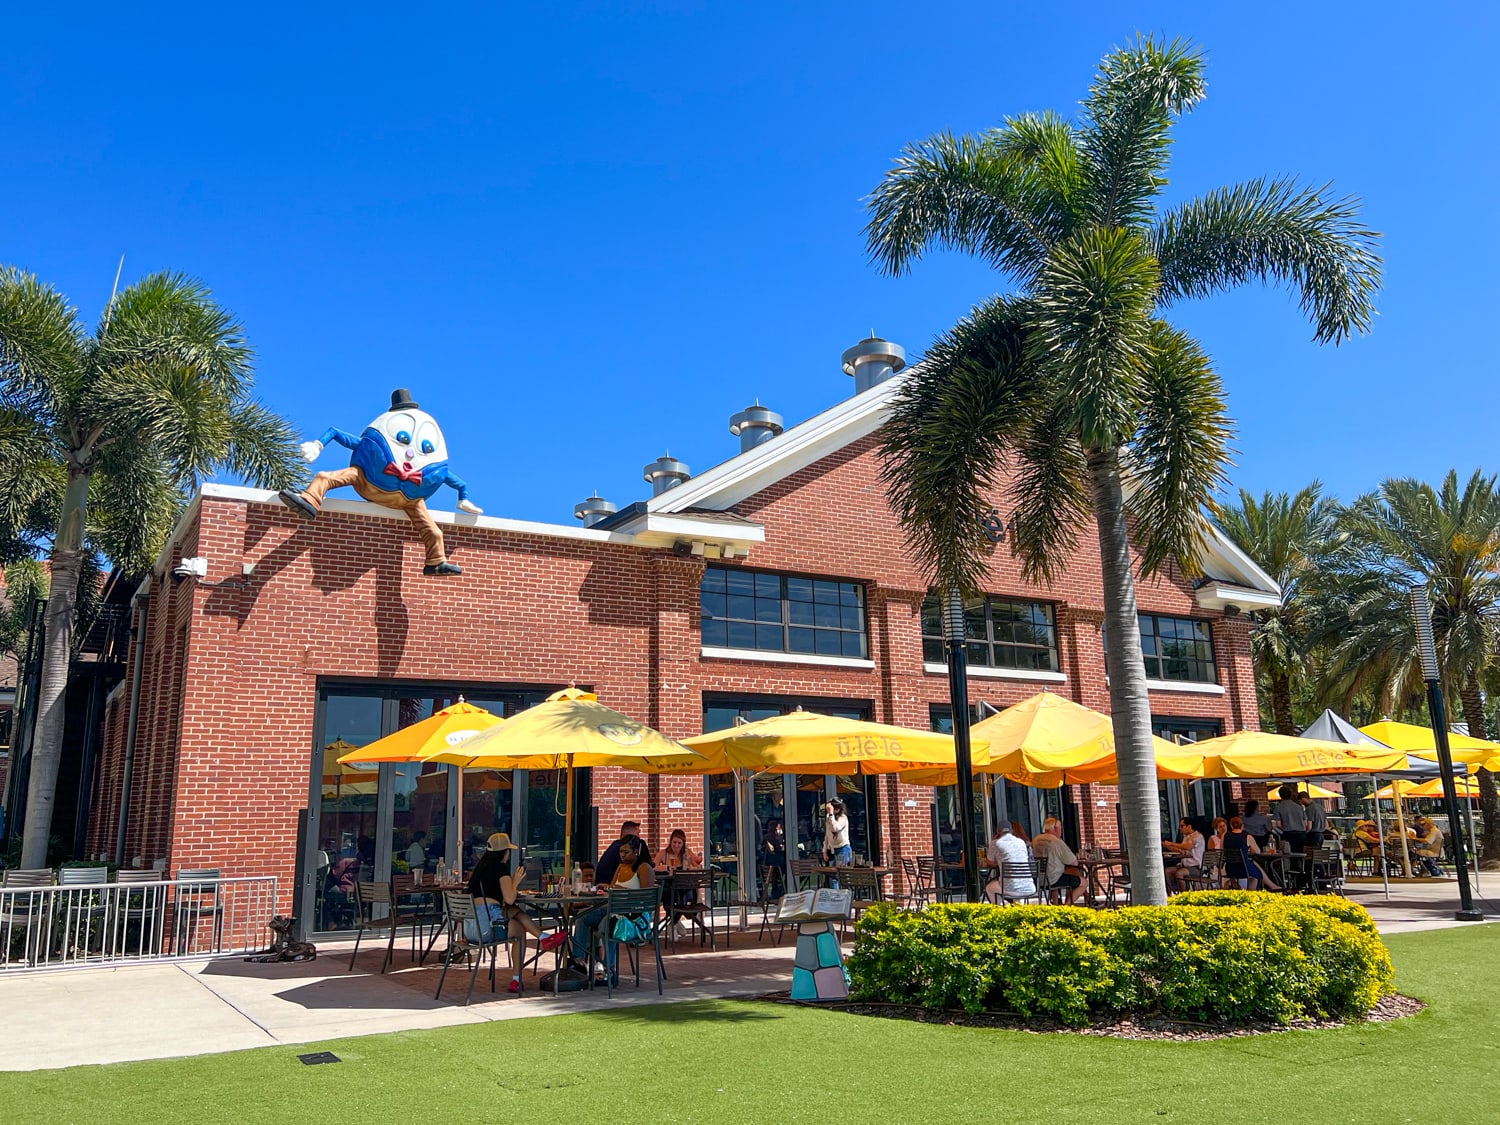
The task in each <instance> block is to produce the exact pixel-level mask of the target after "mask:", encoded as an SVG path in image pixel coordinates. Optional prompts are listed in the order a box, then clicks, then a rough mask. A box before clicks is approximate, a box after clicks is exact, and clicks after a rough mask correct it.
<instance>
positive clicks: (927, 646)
mask: <svg viewBox="0 0 1500 1125" xmlns="http://www.w3.org/2000/svg"><path fill="white" fill-rule="evenodd" d="M978 605H982V608H983V612H984V616H983V620H982V623H980V622H976V621H975V620H974V617H975V614H974V612H973V611H974V609H975V608H976V606H978ZM997 606H1014V607H1023V608H1024V609H1025V611H1026V612H1027V614H1028V615H1030V614H1034V613H1035V611H1036V610H1038V609H1040V610H1042V611H1043V613H1044V616H1045V617H1046V623H1045V624H1041V623H1038V622H1036V621H1032V622H1030V623H1029V624H1030V626H1031V627H1033V628H1045V629H1046V630H1047V634H1048V636H1049V637H1050V642H1051V643H1050V644H1045V645H1040V644H1033V643H1030V642H1026V641H1017V640H1015V639H1014V635H1012V636H1011V637H1010V638H1004V637H1002V636H1000V630H1001V629H1007V628H1010V629H1013V628H1014V627H1015V625H1017V624H1020V623H1019V622H1018V621H1016V620H1015V619H1014V618H1011V619H997V616H996V613H995V609H996V607H997ZM921 616H922V624H921V628H922V662H923V663H924V664H942V663H944V662H945V661H946V660H947V653H946V651H945V650H944V644H945V638H944V636H943V612H942V602H941V601H940V599H939V598H938V595H937V594H936V593H929V594H928V595H927V596H926V597H925V598H923V599H922V610H921ZM934 616H935V617H936V623H937V632H936V633H935V634H934V633H932V632H930V631H929V625H930V624H931V623H932V621H933V618H934ZM976 624H981V626H982V630H983V636H975V635H974V626H975V625H976ZM997 624H998V626H999V627H998V628H997ZM964 636H965V641H964V652H965V654H966V655H967V656H968V658H969V664H970V666H971V667H976V668H995V669H999V670H1001V671H1007V672H1022V673H1026V672H1061V671H1062V654H1061V652H1060V651H1059V649H1058V643H1057V603H1056V602H1049V601H1042V600H1040V599H1037V598H1019V597H1006V596H1003V595H999V594H985V595H984V596H983V598H982V599H981V598H970V599H968V600H966V601H965V603H964ZM1002 651H1003V652H1006V653H1008V654H1010V656H1011V658H1012V660H1013V661H1014V662H1013V663H1009V664H1006V663H1001V662H999V661H998V660H997V657H998V656H999V655H1000V653H1001V652H1002ZM1025 653H1045V654H1046V655H1047V660H1046V661H1045V664H1046V666H1045V667H1043V666H1040V665H1039V664H1037V663H1023V662H1022V659H1021V655H1022V654H1025Z"/></svg>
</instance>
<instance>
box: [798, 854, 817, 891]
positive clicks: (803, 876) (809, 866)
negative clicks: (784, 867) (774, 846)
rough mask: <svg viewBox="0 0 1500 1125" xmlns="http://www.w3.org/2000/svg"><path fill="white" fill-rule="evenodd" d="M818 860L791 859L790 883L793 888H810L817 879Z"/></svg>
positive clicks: (801, 889)
mask: <svg viewBox="0 0 1500 1125" xmlns="http://www.w3.org/2000/svg"><path fill="white" fill-rule="evenodd" d="M817 868H818V861H817V860H815V859H794V860H792V883H793V884H794V887H793V889H794V890H799V891H808V890H811V889H812V888H813V886H814V884H816V883H817V881H818V872H817Z"/></svg>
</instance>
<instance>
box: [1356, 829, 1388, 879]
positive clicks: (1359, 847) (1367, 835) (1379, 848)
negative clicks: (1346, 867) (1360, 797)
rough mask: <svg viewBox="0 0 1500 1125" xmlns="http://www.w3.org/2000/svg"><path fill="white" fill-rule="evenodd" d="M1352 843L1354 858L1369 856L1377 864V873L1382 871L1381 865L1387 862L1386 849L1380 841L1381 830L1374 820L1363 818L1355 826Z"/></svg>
mask: <svg viewBox="0 0 1500 1125" xmlns="http://www.w3.org/2000/svg"><path fill="white" fill-rule="evenodd" d="M1349 842H1350V844H1351V845H1352V846H1353V849H1354V858H1355V859H1363V858H1364V857H1365V856H1369V857H1370V858H1371V859H1372V860H1373V861H1374V864H1375V868H1374V870H1375V873H1376V874H1377V875H1378V874H1379V873H1380V865H1381V864H1382V863H1384V862H1385V849H1384V846H1383V845H1382V844H1381V842H1380V830H1379V828H1377V827H1376V825H1375V822H1374V821H1373V820H1361V821H1360V822H1359V823H1358V824H1356V825H1355V826H1354V835H1353V836H1351V837H1350V840H1349Z"/></svg>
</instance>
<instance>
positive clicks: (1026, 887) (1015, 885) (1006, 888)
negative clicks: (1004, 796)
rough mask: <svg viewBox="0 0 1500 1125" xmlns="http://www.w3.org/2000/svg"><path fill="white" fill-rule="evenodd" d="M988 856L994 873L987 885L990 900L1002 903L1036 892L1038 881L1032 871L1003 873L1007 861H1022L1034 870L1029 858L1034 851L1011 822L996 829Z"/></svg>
mask: <svg viewBox="0 0 1500 1125" xmlns="http://www.w3.org/2000/svg"><path fill="white" fill-rule="evenodd" d="M984 858H985V860H986V861H987V862H988V863H989V865H990V867H991V868H992V872H993V877H992V878H991V879H990V881H989V882H988V883H986V884H985V886H984V897H985V899H986V900H987V901H989V902H993V903H996V904H1000V903H1004V902H1007V901H1009V900H1013V899H1018V898H1030V897H1031V896H1032V895H1034V894H1036V884H1035V883H1034V882H1032V880H1031V876H1030V875H1027V876H1026V877H1025V878H1021V877H1019V876H1011V877H1007V878H1003V879H1002V877H1001V876H1002V875H1003V874H1004V869H1003V868H1002V866H1001V865H1002V864H1006V863H1012V864H1020V866H1021V868H1022V869H1025V870H1027V871H1029V870H1030V868H1029V867H1027V861H1028V860H1030V859H1031V853H1030V851H1029V850H1028V849H1027V847H1026V841H1025V840H1023V839H1021V837H1019V836H1017V835H1016V834H1015V832H1014V831H1012V826H1011V825H1009V824H1006V823H1004V822H1002V823H1001V824H1000V825H999V826H998V827H997V828H996V829H995V836H994V839H992V840H991V841H990V846H989V847H987V848H985V849H984Z"/></svg>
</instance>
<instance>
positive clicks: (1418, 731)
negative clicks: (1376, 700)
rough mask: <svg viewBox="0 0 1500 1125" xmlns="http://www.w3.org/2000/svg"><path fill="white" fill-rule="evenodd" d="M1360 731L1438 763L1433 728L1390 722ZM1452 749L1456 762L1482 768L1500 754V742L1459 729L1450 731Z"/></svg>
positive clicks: (1449, 746)
mask: <svg viewBox="0 0 1500 1125" xmlns="http://www.w3.org/2000/svg"><path fill="white" fill-rule="evenodd" d="M1359 729H1360V733H1361V734H1367V735H1369V736H1370V737H1371V738H1373V739H1375V740H1376V741H1377V742H1383V743H1385V744H1386V745H1387V746H1390V747H1394V748H1395V749H1397V750H1404V751H1406V752H1407V753H1408V754H1413V755H1415V756H1416V757H1418V758H1425V759H1427V760H1428V761H1429V762H1435V761H1437V743H1436V741H1435V740H1434V737H1433V733H1432V728H1431V727H1423V726H1418V725H1417V724H1415V723H1395V722H1391V721H1390V720H1389V719H1386V720H1385V721H1383V722H1379V723H1371V724H1370V725H1369V726H1367V727H1360V728H1359ZM1448 748H1449V750H1451V751H1452V753H1453V760H1454V761H1455V762H1464V763H1465V764H1468V765H1478V764H1480V763H1483V762H1486V761H1488V760H1489V759H1491V758H1493V757H1495V756H1496V755H1500V742H1489V741H1487V740H1486V739H1483V738H1470V737H1469V736H1468V735H1467V734H1459V733H1458V731H1456V730H1450V731H1449V732H1448Z"/></svg>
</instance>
